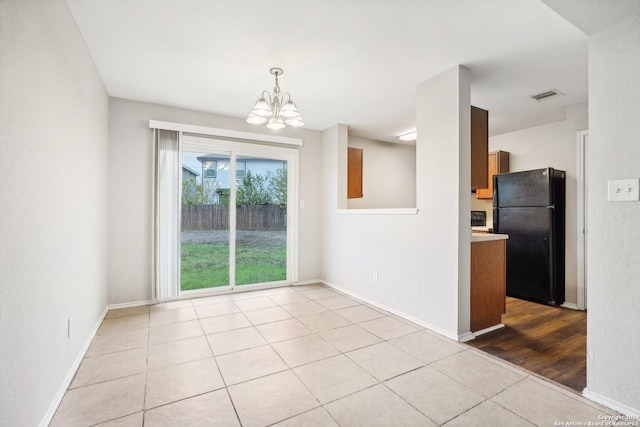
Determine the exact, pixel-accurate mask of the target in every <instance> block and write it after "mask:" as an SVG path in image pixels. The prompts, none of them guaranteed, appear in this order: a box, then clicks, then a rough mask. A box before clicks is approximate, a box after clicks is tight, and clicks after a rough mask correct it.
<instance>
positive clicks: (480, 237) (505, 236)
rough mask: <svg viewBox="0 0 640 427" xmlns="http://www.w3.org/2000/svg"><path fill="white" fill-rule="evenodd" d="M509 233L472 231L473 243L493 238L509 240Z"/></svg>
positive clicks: (489, 240)
mask: <svg viewBox="0 0 640 427" xmlns="http://www.w3.org/2000/svg"><path fill="white" fill-rule="evenodd" d="M508 238H509V235H508V234H491V233H471V243H475V242H491V241H493V240H507V239H508Z"/></svg>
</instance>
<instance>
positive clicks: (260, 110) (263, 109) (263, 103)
mask: <svg viewBox="0 0 640 427" xmlns="http://www.w3.org/2000/svg"><path fill="white" fill-rule="evenodd" d="M251 114H253V115H255V116H260V117H270V116H272V115H273V111H272V110H271V106H270V105H269V103H268V102H267V100H266V99H264V96H263V97H261V98H260V99H258V100H257V101H256V105H255V106H254V107H253V110H251Z"/></svg>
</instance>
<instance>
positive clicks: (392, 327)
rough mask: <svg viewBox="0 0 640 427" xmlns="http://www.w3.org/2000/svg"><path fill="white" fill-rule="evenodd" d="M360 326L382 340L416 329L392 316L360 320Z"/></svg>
mask: <svg viewBox="0 0 640 427" xmlns="http://www.w3.org/2000/svg"><path fill="white" fill-rule="evenodd" d="M360 327H362V328H364V329H366V330H367V331H369V332H371V333H372V334H374V335H376V336H379V337H380V338H382V339H383V340H390V339H392V338H397V337H400V336H402V335H408V334H410V333H412V332H415V331H416V328H414V327H413V326H409V325H407V324H406V323H403V322H400V321H398V320H396V319H394V318H392V317H381V318H380V319H374V320H369V321H368V322H362V323H360Z"/></svg>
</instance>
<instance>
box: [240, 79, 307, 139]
mask: <svg viewBox="0 0 640 427" xmlns="http://www.w3.org/2000/svg"><path fill="white" fill-rule="evenodd" d="M269 71H270V72H271V74H273V75H274V76H276V85H275V87H274V88H273V95H270V94H269V92H268V91H266V90H264V91H262V95H261V96H260V99H258V100H257V101H256V105H255V106H254V107H253V110H251V113H249V117H247V123H251V124H252V125H261V124H264V123H266V124H267V127H268V128H269V129H273V130H278V129H282V128H284V127H285V126H287V125H288V126H293V127H300V126H304V122H303V121H302V117H300V113H299V112H298V107H296V104H295V103H294V102H293V101H292V100H291V95H290V94H289V92H285V93H283V94H282V95H281V94H280V85H279V84H278V76H281V75H282V74H284V71H282V68H277V67H274V68H272V69H270V70H269ZM265 94H266V96H265ZM285 96H286V97H287V99H286V101H285ZM267 99H268V100H269V102H267Z"/></svg>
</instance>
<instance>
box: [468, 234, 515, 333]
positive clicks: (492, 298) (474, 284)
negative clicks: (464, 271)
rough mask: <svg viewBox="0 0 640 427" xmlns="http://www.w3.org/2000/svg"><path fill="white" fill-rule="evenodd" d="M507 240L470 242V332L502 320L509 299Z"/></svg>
mask: <svg viewBox="0 0 640 427" xmlns="http://www.w3.org/2000/svg"><path fill="white" fill-rule="evenodd" d="M506 260H507V241H506V240H490V241H481V242H472V243H471V332H476V331H479V330H481V329H485V328H489V327H491V326H495V325H498V324H500V323H501V322H502V315H503V314H504V312H505V299H506V283H507V278H506Z"/></svg>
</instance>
